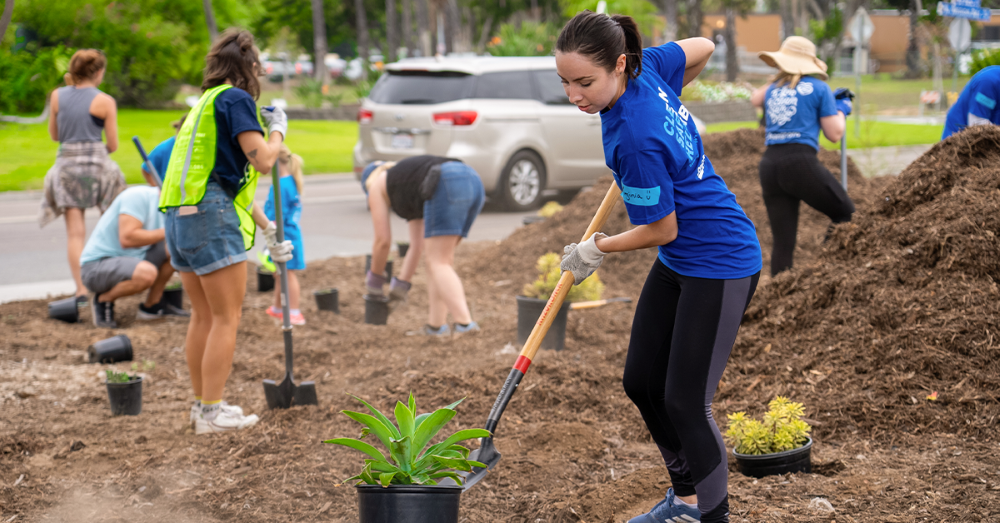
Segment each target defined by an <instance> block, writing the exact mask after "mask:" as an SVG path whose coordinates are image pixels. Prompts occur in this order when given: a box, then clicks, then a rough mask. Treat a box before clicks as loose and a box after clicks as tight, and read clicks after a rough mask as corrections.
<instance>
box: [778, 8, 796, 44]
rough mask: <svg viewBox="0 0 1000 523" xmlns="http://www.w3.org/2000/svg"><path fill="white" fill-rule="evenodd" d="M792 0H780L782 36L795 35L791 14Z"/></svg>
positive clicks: (793, 19)
mask: <svg viewBox="0 0 1000 523" xmlns="http://www.w3.org/2000/svg"><path fill="white" fill-rule="evenodd" d="M791 4H792V0H780V10H781V32H782V33H783V34H782V35H781V37H782V38H788V37H789V36H795V17H793V16H792V5H791Z"/></svg>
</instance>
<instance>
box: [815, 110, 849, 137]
mask: <svg viewBox="0 0 1000 523" xmlns="http://www.w3.org/2000/svg"><path fill="white" fill-rule="evenodd" d="M819 126H820V128H821V129H823V135H824V136H826V139H827V140H830V141H831V142H839V141H840V139H841V138H843V137H844V130H845V128H846V127H847V117H845V116H844V113H842V112H840V111H838V112H837V114H834V115H830V116H824V117H822V118H820V119H819Z"/></svg>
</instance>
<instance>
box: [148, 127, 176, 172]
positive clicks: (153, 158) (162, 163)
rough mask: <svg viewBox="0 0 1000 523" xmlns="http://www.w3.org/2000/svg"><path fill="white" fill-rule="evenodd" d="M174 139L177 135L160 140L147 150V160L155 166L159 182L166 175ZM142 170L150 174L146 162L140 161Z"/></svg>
mask: <svg viewBox="0 0 1000 523" xmlns="http://www.w3.org/2000/svg"><path fill="white" fill-rule="evenodd" d="M175 141H177V137H176V136H171V137H170V138H167V139H166V140H163V141H162V142H160V144H159V145H157V146H156V147H154V148H153V150H152V151H149V154H148V156H149V161H150V162H152V163H153V167H155V168H156V174H157V175H158V176H159V177H160V181H161V182H162V181H163V177H164V176H166V175H167V165H169V164H170V153H171V152H173V150H174V142H175ZM142 170H144V171H146V172H148V173H150V174H152V171H150V170H149V167H148V166H147V165H146V162H142Z"/></svg>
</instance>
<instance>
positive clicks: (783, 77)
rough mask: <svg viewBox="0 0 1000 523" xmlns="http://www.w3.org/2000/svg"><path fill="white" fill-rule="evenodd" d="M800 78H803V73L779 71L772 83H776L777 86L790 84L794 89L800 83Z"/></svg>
mask: <svg viewBox="0 0 1000 523" xmlns="http://www.w3.org/2000/svg"><path fill="white" fill-rule="evenodd" d="M800 80H802V75H801V74H798V73H787V72H785V71H779V72H778V74H776V75H774V80H772V83H773V84H774V86H775V87H784V86H786V85H788V86H789V87H791V88H792V89H795V87H796V86H797V85H799V81H800Z"/></svg>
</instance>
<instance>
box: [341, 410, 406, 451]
mask: <svg viewBox="0 0 1000 523" xmlns="http://www.w3.org/2000/svg"><path fill="white" fill-rule="evenodd" d="M341 412H343V413H344V414H345V415H346V416H347V417H348V418H351V419H352V420H354V421H357V422H358V423H360V424H362V425H366V426H367V427H368V429H369V430H371V432H372V433H374V434H375V435H376V436H378V439H379V440H381V441H382V444H383V445H385V447H386V448H389V445H390V443H391V442H392V438H393V432H392V431H390V430H389V429H387V428H386V426H385V425H383V424H382V422H381V421H379V420H378V419H377V418H375V417H374V416H369V415H368V414H362V413H360V412H351V411H349V410H344V411H341ZM393 430H395V427H393ZM397 437H398V436H397Z"/></svg>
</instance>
